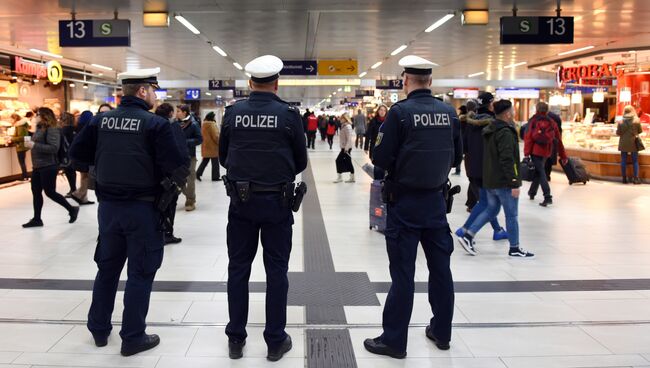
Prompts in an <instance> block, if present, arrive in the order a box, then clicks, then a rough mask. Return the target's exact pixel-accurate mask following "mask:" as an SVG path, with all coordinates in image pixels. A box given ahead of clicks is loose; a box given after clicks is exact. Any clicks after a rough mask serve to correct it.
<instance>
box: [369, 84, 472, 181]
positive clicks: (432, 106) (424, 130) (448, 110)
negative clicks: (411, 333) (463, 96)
mask: <svg viewBox="0 0 650 368" xmlns="http://www.w3.org/2000/svg"><path fill="white" fill-rule="evenodd" d="M462 155H463V146H462V139H461V134H460V122H459V120H458V116H457V115H456V111H455V110H454V108H453V107H451V106H449V105H447V104H445V103H444V102H441V101H438V100H436V99H435V98H434V97H433V96H432V95H431V91H430V90H429V89H418V90H415V91H412V92H411V93H409V95H408V97H407V99H406V100H402V101H399V102H397V103H396V104H395V105H393V106H392V107H391V109H390V110H389V111H388V115H387V116H386V120H385V121H384V123H383V124H382V126H381V128H380V130H379V134H378V136H377V141H376V142H375V149H374V152H373V157H372V162H373V163H374V164H375V165H377V166H379V167H382V168H385V169H386V170H387V171H388V175H387V177H386V179H387V180H390V181H392V182H393V183H396V184H398V185H399V186H401V187H404V188H406V189H416V190H417V189H423V190H432V189H440V188H441V187H442V185H444V184H445V183H446V182H447V177H448V175H449V170H450V169H451V168H452V167H455V166H457V165H458V164H460V162H461V160H462Z"/></svg>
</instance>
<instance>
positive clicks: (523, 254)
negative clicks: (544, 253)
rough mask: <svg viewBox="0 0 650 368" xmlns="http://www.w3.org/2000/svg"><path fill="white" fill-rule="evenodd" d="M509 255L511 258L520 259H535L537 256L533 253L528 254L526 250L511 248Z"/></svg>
mask: <svg viewBox="0 0 650 368" xmlns="http://www.w3.org/2000/svg"><path fill="white" fill-rule="evenodd" d="M508 255H509V256H510V257H518V258H533V257H535V255H534V254H533V253H530V252H527V251H526V250H524V249H522V248H510V250H509V251H508Z"/></svg>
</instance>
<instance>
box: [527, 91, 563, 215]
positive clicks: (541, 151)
mask: <svg viewBox="0 0 650 368" xmlns="http://www.w3.org/2000/svg"><path fill="white" fill-rule="evenodd" d="M554 147H557V153H558V154H559V155H560V159H561V161H562V164H566V162H567V154H566V151H565V150H564V144H562V135H561V134H560V130H559V128H558V126H557V124H556V122H555V121H554V120H553V119H552V118H551V117H549V116H548V104H547V103H546V102H539V103H538V104H537V112H536V113H535V115H533V117H532V118H530V121H529V122H528V128H527V129H526V134H525V135H524V155H525V156H527V157H528V156H530V158H531V161H532V163H533V165H535V177H534V178H533V182H532V183H531V184H530V189H528V196H529V197H530V199H531V200H534V199H535V196H536V195H537V191H538V190H539V187H540V186H541V187H542V192H543V193H544V201H543V202H542V203H540V204H539V205H540V206H542V207H547V206H549V205H551V204H553V196H552V195H551V186H550V184H549V182H548V177H547V174H546V161H547V160H549V159H550V157H551V156H552V154H553V150H554Z"/></svg>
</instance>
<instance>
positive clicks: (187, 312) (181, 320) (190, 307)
mask: <svg viewBox="0 0 650 368" xmlns="http://www.w3.org/2000/svg"><path fill="white" fill-rule="evenodd" d="M196 302H197V301H196V300H192V301H191V303H190V306H189V307H188V308H187V310H186V311H185V313H184V314H183V318H181V319H180V321H179V322H180V323H183V321H185V318H187V315H188V314H189V313H190V310H191V309H192V307H193V306H194V303H196Z"/></svg>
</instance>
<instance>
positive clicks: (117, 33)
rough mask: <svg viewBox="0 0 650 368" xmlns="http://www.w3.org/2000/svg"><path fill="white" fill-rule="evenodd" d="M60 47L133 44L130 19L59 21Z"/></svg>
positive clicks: (125, 45) (126, 45)
mask: <svg viewBox="0 0 650 368" xmlns="http://www.w3.org/2000/svg"><path fill="white" fill-rule="evenodd" d="M59 46H60V47H116V46H124V47H130V46H131V21H130V20H128V19H84V20H80V19H70V20H60V21H59Z"/></svg>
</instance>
